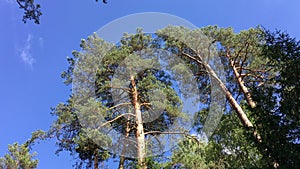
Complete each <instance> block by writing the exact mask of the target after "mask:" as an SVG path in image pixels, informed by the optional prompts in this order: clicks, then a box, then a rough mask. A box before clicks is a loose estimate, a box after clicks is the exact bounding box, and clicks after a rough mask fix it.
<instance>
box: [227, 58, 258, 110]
mask: <svg viewBox="0 0 300 169" xmlns="http://www.w3.org/2000/svg"><path fill="white" fill-rule="evenodd" d="M230 66H231V67H232V69H233V72H234V75H235V77H236V79H237V82H238V84H239V86H240V89H241V90H242V92H243V94H244V96H245V98H246V100H247V102H248V104H249V105H250V106H251V107H252V108H254V107H256V103H255V102H254V101H253V99H252V96H251V93H250V92H249V90H248V88H247V87H246V86H245V84H244V81H243V79H242V77H241V75H240V73H239V72H238V70H237V68H236V66H235V63H234V61H233V60H232V59H230Z"/></svg>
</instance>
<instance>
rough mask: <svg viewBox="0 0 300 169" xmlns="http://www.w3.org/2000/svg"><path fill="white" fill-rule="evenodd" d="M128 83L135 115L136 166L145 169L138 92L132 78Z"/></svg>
mask: <svg viewBox="0 0 300 169" xmlns="http://www.w3.org/2000/svg"><path fill="white" fill-rule="evenodd" d="M130 81H131V85H132V97H133V98H132V99H133V106H134V113H135V121H136V125H137V126H136V139H137V156H138V165H139V166H140V167H141V168H142V169H146V168H147V166H146V164H145V156H146V150H145V134H144V126H143V119H142V112H141V105H140V103H139V101H138V91H137V87H136V84H135V81H134V76H130Z"/></svg>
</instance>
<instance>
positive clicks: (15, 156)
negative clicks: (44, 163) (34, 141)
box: [0, 143, 38, 169]
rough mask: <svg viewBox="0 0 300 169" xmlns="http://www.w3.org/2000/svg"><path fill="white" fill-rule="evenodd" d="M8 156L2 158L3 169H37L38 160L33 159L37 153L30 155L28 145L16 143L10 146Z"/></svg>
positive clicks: (0, 161) (1, 166)
mask: <svg viewBox="0 0 300 169" xmlns="http://www.w3.org/2000/svg"><path fill="white" fill-rule="evenodd" d="M8 151H9V153H8V154H5V155H4V157H2V158H0V168H1V169H34V168H37V165H38V160H36V159H33V157H34V156H36V153H33V154H30V152H29V148H28V146H27V145H26V144H22V145H19V144H18V143H14V144H12V145H8Z"/></svg>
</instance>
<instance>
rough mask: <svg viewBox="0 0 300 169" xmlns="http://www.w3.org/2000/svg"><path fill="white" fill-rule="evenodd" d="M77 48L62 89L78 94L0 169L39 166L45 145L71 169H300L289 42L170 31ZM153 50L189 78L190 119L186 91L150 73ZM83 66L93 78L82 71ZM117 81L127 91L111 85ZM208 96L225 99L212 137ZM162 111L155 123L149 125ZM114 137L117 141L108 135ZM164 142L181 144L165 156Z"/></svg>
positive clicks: (276, 36) (295, 75)
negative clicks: (186, 126) (69, 159)
mask: <svg viewBox="0 0 300 169" xmlns="http://www.w3.org/2000/svg"><path fill="white" fill-rule="evenodd" d="M80 47H81V50H80V51H74V52H73V57H70V58H68V62H69V68H68V69H67V70H66V71H64V72H63V73H62V77H63V78H64V79H65V83H66V84H67V85H70V84H72V83H73V85H74V83H76V85H75V87H73V88H72V89H73V92H72V95H71V96H70V98H69V99H68V100H67V101H66V102H65V103H60V104H58V105H57V106H56V107H55V108H52V115H53V116H55V117H56V120H55V121H54V122H53V124H52V126H51V127H50V129H49V131H47V132H42V131H38V132H35V133H33V137H32V138H31V139H30V140H29V141H27V142H26V143H25V144H23V145H18V144H13V145H10V146H9V153H8V154H6V155H5V156H4V157H3V158H1V161H0V168H3V169H13V168H22V169H28V168H36V167H37V164H38V161H37V160H36V159H35V158H34V155H33V154H30V153H29V152H30V149H31V148H32V144H33V143H34V142H35V141H37V140H43V139H46V138H50V139H55V140H56V143H57V147H58V150H57V152H61V151H69V152H70V155H72V156H74V159H75V160H76V167H77V168H93V169H98V168H100V167H101V166H102V167H103V166H104V167H106V165H109V164H108V163H105V162H106V161H107V160H108V159H115V160H118V162H119V169H122V168H170V169H173V168H174V169H175V168H186V169H194V168H201V169H202V168H203V169H205V168H207V169H208V168H236V169H240V168H249V169H250V168H289V169H292V168H295V169H296V168H299V167H300V151H299V150H300V144H299V141H300V140H299V138H300V137H299V134H300V125H299V124H300V114H299V110H300V98H299V97H300V87H299V86H300V73H299V72H300V63H299V62H300V42H299V41H297V40H296V39H294V38H291V37H290V36H289V35H288V34H287V33H286V32H280V31H276V32H271V31H268V30H266V29H263V28H261V27H257V28H251V29H248V30H243V31H241V32H239V33H235V32H234V31H233V29H232V28H219V27H217V26H208V27H204V28H199V29H196V30H189V29H186V28H184V27H173V26H169V27H167V28H164V29H161V30H158V31H157V32H156V33H154V34H146V33H144V32H143V31H142V30H141V29H138V30H137V32H136V34H124V36H123V37H122V38H121V40H120V43H118V44H117V45H112V44H109V43H107V42H105V41H104V40H103V39H101V37H98V36H97V35H92V36H90V37H88V38H87V39H86V40H82V42H81V44H80ZM149 48H151V49H155V51H156V50H163V51H167V52H170V53H172V57H177V58H180V60H181V61H182V62H183V63H184V65H183V66H178V67H176V68H177V69H179V71H180V70H181V69H182V68H183V67H185V68H188V69H189V70H190V71H191V72H192V74H193V78H194V80H195V81H196V82H197V86H196V87H197V90H199V91H201V96H200V99H199V100H198V102H199V103H201V106H200V107H199V110H197V111H196V112H195V113H194V114H193V117H186V116H187V115H186V114H185V113H184V110H183V99H184V96H183V95H188V94H189V93H188V91H185V92H184V91H179V90H178V88H179V87H178V85H180V84H176V82H175V81H174V77H172V76H171V75H170V72H168V71H165V70H164V69H154V68H150V67H151V66H152V67H155V66H154V65H155V64H156V63H155V62H153V60H152V61H151V60H149V59H148V60H147V57H148V55H157V54H159V52H157V53H155V51H153V50H152V51H150V52H149V51H148V49H149ZM145 51H148V53H147V54H145V53H143V52H145ZM149 53H150V54H149ZM141 57H144V59H141ZM215 60H219V61H220V63H221V64H219V65H218V64H216V61H215ZM156 61H157V62H159V60H156ZM83 62H84V63H85V66H86V65H93V66H91V67H92V69H91V67H89V66H88V67H85V66H83V67H80V66H82V65H81V64H80V63H83ZM128 62H130V63H132V64H129V63H128ZM124 63H125V65H124ZM126 63H128V64H126ZM149 65H151V66H149ZM219 66H221V67H222V69H219ZM78 68H80V69H78ZM141 68H143V69H141ZM135 69H136V70H137V71H136V73H135V72H134V71H133V70H135ZM218 70H223V72H218ZM91 74H92V75H91ZM116 74H118V76H122V79H124V80H125V81H126V83H124V82H123V81H118V80H115V79H114V78H115V77H116ZM91 76H93V78H90V77H91ZM74 77H77V78H76V79H75V78H74ZM180 78H185V77H180ZM114 80H115V81H114ZM88 81H90V83H88ZM112 82H115V83H112ZM86 83H88V84H86ZM124 84H125V85H124ZM89 85H90V86H89ZM176 86H177V87H176ZM90 87H91V88H90ZM213 87H214V88H217V91H218V92H219V95H223V96H224V98H226V99H224V100H222V98H221V99H220V102H222V101H224V102H225V106H224V107H222V114H223V115H222V117H221V119H219V120H220V121H217V123H218V124H217V125H216V126H215V128H214V129H213V130H206V129H205V123H208V122H210V123H213V122H211V121H209V119H208V115H209V113H210V112H212V111H217V110H215V109H216V108H215V107H216V106H217V105H213V106H210V105H211V104H213V101H214V100H213V99H214V98H215V97H218V96H217V95H216V94H215V93H214V92H213V89H212V88H213ZM86 89H91V91H92V94H91V93H89V91H87V90H86ZM149 91H150V93H149ZM151 91H153V92H152V93H151ZM153 93H155V94H156V95H154V96H151V94H152V95H153ZM183 93H184V94H183ZM190 94H193V93H190ZM202 94H203V95H202ZM162 96H163V99H161V98H160V97H162ZM85 97H86V98H85ZM220 104H221V103H220ZM161 106H163V109H161V110H160V113H159V114H158V115H156V114H154V115H156V117H155V119H151V120H148V121H147V120H146V119H147V117H148V118H149V117H151V116H154V115H153V114H152V113H155V110H156V108H157V107H161ZM189 118H190V119H192V122H191V121H189V122H190V123H191V127H192V130H193V131H194V132H195V133H197V135H201V134H203V132H207V133H205V134H206V135H208V136H209V138H208V140H206V141H205V140H203V139H199V138H198V137H196V136H194V135H191V132H190V131H184V130H182V129H181V126H180V125H178V121H182V120H183V121H184V119H189ZM216 118H217V117H212V119H213V120H214V119H216ZM176 125H177V126H176ZM174 126H175V127H174ZM175 129H178V131H175ZM111 130H113V131H115V132H117V133H119V134H120V135H122V137H121V138H118V137H117V136H115V135H113V134H108V133H110V132H111ZM209 132H211V133H209ZM160 136H165V137H160ZM169 136H170V137H173V136H174V139H176V138H181V139H180V140H179V141H178V140H177V141H178V144H177V145H176V146H174V147H172V148H171V149H169V150H167V151H163V150H165V149H164V147H165V146H168V142H169V140H165V139H167V138H169ZM116 140H118V142H117V143H115V141H116ZM166 142H167V143H166Z"/></svg>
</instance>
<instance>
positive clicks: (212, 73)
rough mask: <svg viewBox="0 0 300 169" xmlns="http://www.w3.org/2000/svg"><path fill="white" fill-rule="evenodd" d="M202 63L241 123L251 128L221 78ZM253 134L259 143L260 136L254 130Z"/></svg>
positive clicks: (251, 125)
mask: <svg viewBox="0 0 300 169" xmlns="http://www.w3.org/2000/svg"><path fill="white" fill-rule="evenodd" d="M203 64H204V66H205V68H206V70H207V71H208V73H209V74H210V76H211V77H212V78H213V79H214V80H216V81H217V83H218V84H219V86H220V88H221V89H222V91H223V92H224V93H225V95H226V98H227V99H228V101H229V103H230V105H231V107H232V108H233V109H234V110H235V112H236V113H237V115H238V117H239V119H240V120H241V122H242V123H243V125H244V126H245V127H249V128H253V124H252V123H251V121H250V120H249V119H248V117H247V115H246V113H245V112H244V111H243V109H242V108H241V106H240V105H239V104H238V102H237V101H236V100H235V99H234V97H233V96H232V94H231V93H230V91H229V90H228V89H227V87H226V86H225V85H224V83H223V82H222V81H221V79H220V78H219V77H218V76H217V74H216V73H215V72H214V70H213V69H212V68H211V67H210V66H209V65H208V64H207V63H203ZM253 136H254V137H255V139H256V140H257V141H258V142H260V143H261V142H262V140H261V136H260V135H259V133H258V132H257V131H256V130H255V131H254V132H253Z"/></svg>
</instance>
